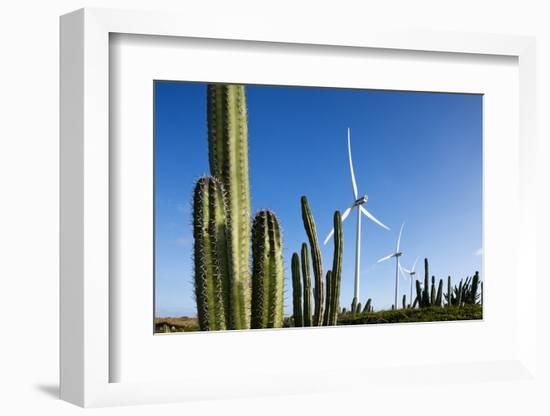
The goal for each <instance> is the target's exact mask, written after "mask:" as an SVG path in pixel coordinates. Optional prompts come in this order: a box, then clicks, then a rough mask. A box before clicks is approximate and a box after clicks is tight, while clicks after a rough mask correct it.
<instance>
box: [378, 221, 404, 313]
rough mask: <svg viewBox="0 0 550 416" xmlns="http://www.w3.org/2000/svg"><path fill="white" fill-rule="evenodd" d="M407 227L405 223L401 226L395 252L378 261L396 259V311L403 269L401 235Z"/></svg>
mask: <svg viewBox="0 0 550 416" xmlns="http://www.w3.org/2000/svg"><path fill="white" fill-rule="evenodd" d="M404 226H405V223H403V224H401V229H400V230H399V237H397V245H396V247H395V252H393V253H391V254H389V255H387V256H386V257H382V258H381V259H380V260H378V263H382V262H383V261H386V260H389V259H391V258H392V257H395V303H394V305H395V309H397V308H398V305H399V304H398V303H397V297H398V296H399V268H400V267H401V266H400V265H399V257H401V256H402V255H403V253H402V252H401V251H399V245H400V244H401V234H403V227H404Z"/></svg>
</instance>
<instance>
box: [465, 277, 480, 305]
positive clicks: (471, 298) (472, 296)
mask: <svg viewBox="0 0 550 416" xmlns="http://www.w3.org/2000/svg"><path fill="white" fill-rule="evenodd" d="M478 287H479V272H475V274H474V277H473V278H472V288H471V290H470V294H469V295H470V296H469V299H468V303H470V304H472V305H475V304H476V303H477V298H478V295H477V290H478Z"/></svg>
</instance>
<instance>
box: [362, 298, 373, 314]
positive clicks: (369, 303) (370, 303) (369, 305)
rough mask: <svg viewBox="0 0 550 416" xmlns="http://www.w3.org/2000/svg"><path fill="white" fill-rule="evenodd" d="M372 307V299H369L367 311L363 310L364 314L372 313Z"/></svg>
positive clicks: (366, 304) (366, 306)
mask: <svg viewBox="0 0 550 416" xmlns="http://www.w3.org/2000/svg"><path fill="white" fill-rule="evenodd" d="M371 305H372V299H371V298H368V299H367V303H365V309H363V312H371V308H372V306H371Z"/></svg>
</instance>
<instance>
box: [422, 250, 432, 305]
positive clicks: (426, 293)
mask: <svg viewBox="0 0 550 416" xmlns="http://www.w3.org/2000/svg"><path fill="white" fill-rule="evenodd" d="M428 266H429V265H428V259H427V258H425V259H424V292H423V293H422V303H421V305H422V307H426V306H428V305H429V304H430V292H429V288H430V271H429V267H428Z"/></svg>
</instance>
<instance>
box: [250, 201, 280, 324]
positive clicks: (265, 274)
mask: <svg viewBox="0 0 550 416" xmlns="http://www.w3.org/2000/svg"><path fill="white" fill-rule="evenodd" d="M283 290H284V274H283V247H282V238H281V230H280V227H279V221H278V220H277V217H276V216H275V214H273V213H272V212H271V211H268V210H262V211H260V212H258V213H257V214H256V216H255V218H254V222H253V225H252V306H251V309H252V316H251V325H252V328H280V327H282V325H283Z"/></svg>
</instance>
